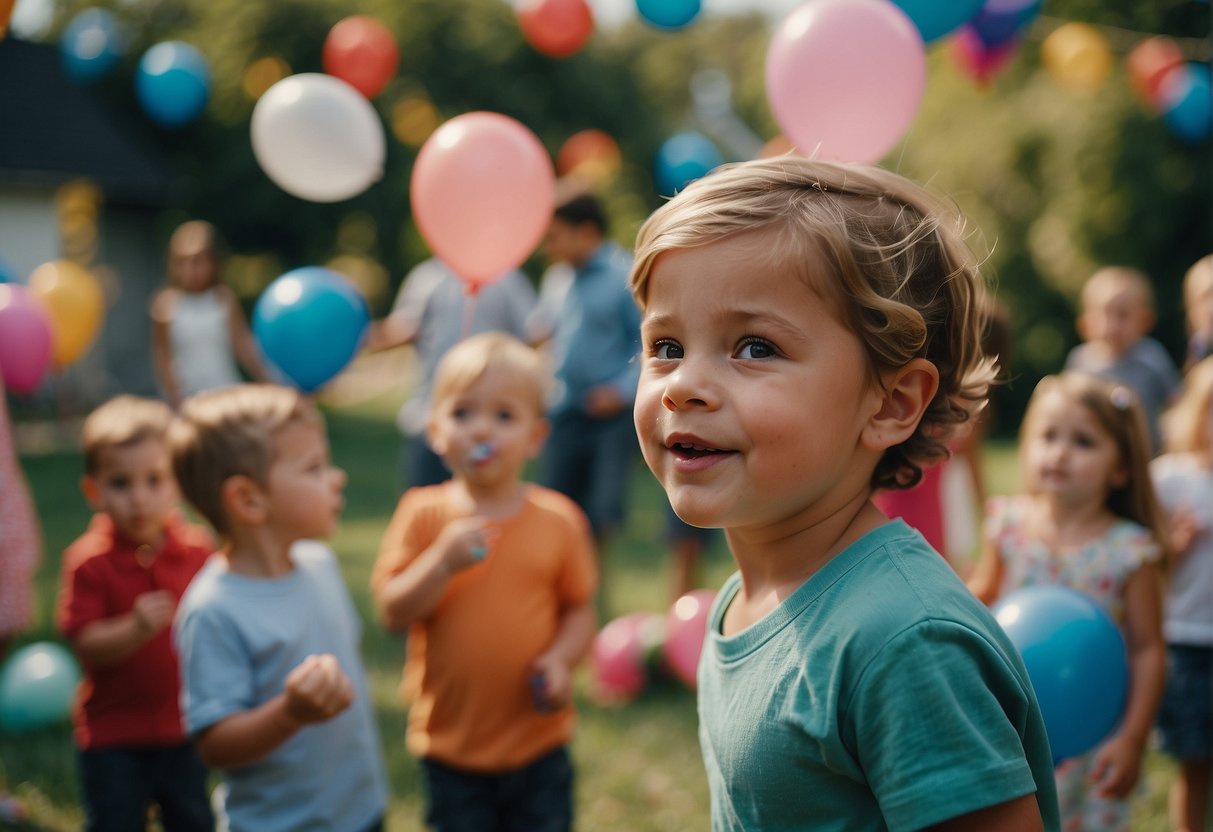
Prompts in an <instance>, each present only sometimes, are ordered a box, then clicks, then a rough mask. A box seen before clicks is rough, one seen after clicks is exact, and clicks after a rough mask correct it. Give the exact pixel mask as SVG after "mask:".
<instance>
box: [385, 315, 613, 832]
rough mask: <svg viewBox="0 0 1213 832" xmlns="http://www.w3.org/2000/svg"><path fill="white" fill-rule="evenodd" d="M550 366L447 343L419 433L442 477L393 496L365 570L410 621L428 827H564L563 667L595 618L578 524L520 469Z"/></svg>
mask: <svg viewBox="0 0 1213 832" xmlns="http://www.w3.org/2000/svg"><path fill="white" fill-rule="evenodd" d="M550 383H551V382H550V376H549V374H548V373H547V371H546V370H545V369H544V366H543V362H542V358H541V357H540V356H539V354H538V353H536V352H535V351H534V350H532V349H531V348H529V347H527V346H525V345H524V344H522V343H521V342H520V341H517V340H516V339H514V338H512V337H510V336H508V335H504V334H502V333H485V334H483V335H477V336H474V337H472V338H469V339H467V340H466V341H463V342H462V343H460V344H458V345H456V346H455V347H454V348H452V349H451V351H450V352H449V353H447V355H446V356H445V357H444V358H443V360H442V362H441V363H440V364H439V367H438V370H437V374H436V376H435V381H434V390H433V399H432V403H431V411H430V419H429V426H428V436H429V440H430V443H431V445H432V447H433V448H434V450H435V451H436V452H437V453H438V454H439V456H441V457H442V459H443V461H444V462H445V463H446V464H447V466H448V467H449V468H450V469H451V472H452V479H451V480H449V481H448V482H446V483H443V484H441V485H435V486H428V487H422V488H413V489H410V490H409V491H408V492H406V493H405V495H404V496H403V497H402V498H401V500H400V504H399V506H398V507H397V509H396V513H395V515H394V516H393V517H392V521H391V524H390V525H389V526H388V529H387V532H386V533H385V535H384V539H383V542H382V544H381V546H380V550H379V557H378V560H377V561H376V563H375V569H374V572H373V574H372V578H371V585H372V589H373V591H374V595H375V600H376V604H377V606H378V610H379V615H380V617H381V619H382V621H383V622H384V624H385V626H386V627H387V628H388V629H390V630H393V631H399V630H404V629H406V628H407V629H408V658H407V660H406V663H405V671H404V693H405V696H406V697H407V698H408V699H409V700H410V702H411V705H412V707H411V709H410V711H409V726H408V737H407V740H408V747H409V750H410V751H411V752H412V753H413V754H415V755H417V756H418V757H420V758H421V762H422V769H423V772H424V775H425V781H426V791H427V796H428V801H427V804H428V805H427V812H426V821H427V823H428V824H429V826H430V828H432V829H435V830H443V831H445V830H455V829H494V828H516V829H529V830H567V829H570V828H571V827H572V767H571V764H570V761H569V755H568V750H567V745H568V743H569V741H570V739H571V737H572V728H573V709H572V684H571V682H572V680H571V676H572V669H573V667H574V665H575V664H576V663H577V662H578V661H580V660H581V658H582V657H583V656H584V655H585V653H586V651H587V650H588V648H589V646H590V643H591V641H592V640H593V637H594V632H595V629H596V623H595V614H594V608H593V597H594V591H595V588H596V583H597V574H596V567H595V558H594V551H593V543H592V538H591V534H590V529H589V523H588V521H587V520H586V518H585V515H584V514H583V513H582V511H581V510H580V509H579V508H578V507H577V505H576V504H575V503H574V502H573V501H572V500H570V499H568V498H567V497H565V496H563V495H561V494H559V493H557V492H555V491H551V490H549V489H546V488H542V487H540V486H537V485H534V484H531V483H526V482H523V481H522V480H521V479H520V478H521V475H522V470H523V467H524V466H525V465H526V463H527V461H528V460H530V459H532V458H534V457H535V455H536V454H538V453H539V451H540V449H541V447H542V445H543V442H544V439H545V438H546V436H547V431H548V427H547V422H546V421H545V419H544V415H543V414H544V405H545V400H546V398H547V392H548V388H549V387H550Z"/></svg>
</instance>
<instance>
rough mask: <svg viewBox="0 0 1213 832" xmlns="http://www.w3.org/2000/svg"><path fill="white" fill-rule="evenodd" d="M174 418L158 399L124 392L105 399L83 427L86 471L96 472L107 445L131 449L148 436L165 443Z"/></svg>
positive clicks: (82, 444) (82, 438)
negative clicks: (121, 394)
mask: <svg viewBox="0 0 1213 832" xmlns="http://www.w3.org/2000/svg"><path fill="white" fill-rule="evenodd" d="M172 418H173V412H172V410H170V409H169V406H168V405H167V404H165V403H164V402H162V401H158V400H156V399H145V398H142V397H140V396H126V395H124V396H115V397H114V398H112V399H110V400H109V401H107V402H105V403H104V404H102V405H101V406H99V407H98V408H97V409H96V410H94V411H93V412H92V413H90V414H89V415H88V418H87V419H85V420H84V425H83V426H82V427H81V429H80V445H81V448H82V449H83V451H84V472H85V473H86V474H89V475H90V476H91V475H93V474H96V473H97V468H98V465H99V464H100V457H101V452H102V451H103V450H106V449H108V448H129V447H131V446H132V445H137V444H139V443H140V442H142V441H144V440H145V439H155V440H158V441H161V442H163V441H164V439H165V436H166V435H167V434H168V429H169V422H171V421H172Z"/></svg>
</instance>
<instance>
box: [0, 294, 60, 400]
mask: <svg viewBox="0 0 1213 832" xmlns="http://www.w3.org/2000/svg"><path fill="white" fill-rule="evenodd" d="M53 347H54V335H53V334H52V333H51V322H50V319H49V318H48V317H47V314H46V310H44V309H43V308H42V305H41V304H40V303H38V301H36V300H35V299H34V297H33V296H32V295H31V294H30V292H29V290H28V289H26V288H25V287H24V286H21V285H19V284H14V283H5V284H2V285H0V376H3V378H4V386H5V387H6V388H8V389H9V390H11V391H13V392H14V393H32V392H34V391H35V390H37V389H38V385H39V384H41V383H42V379H43V377H44V376H45V375H46V371H47V370H48V369H50V364H51V350H52V349H53Z"/></svg>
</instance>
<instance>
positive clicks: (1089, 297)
mask: <svg viewBox="0 0 1213 832" xmlns="http://www.w3.org/2000/svg"><path fill="white" fill-rule="evenodd" d="M1120 286H1131V287H1132V288H1133V289H1135V290H1136V291H1137V292H1139V293H1140V294H1141V301H1142V303H1143V304H1145V306H1146V308H1147V309H1149V310H1151V311H1153V309H1154V286H1153V285H1152V284H1151V283H1150V278H1149V277H1147V276H1146V274H1145V272H1143V271H1141V270H1139V269H1134V268H1131V267H1129V266H1104V267H1103V268H1101V269H1097V270H1096V272H1095V273H1094V274H1092V275H1091V276H1090V277H1088V278H1087V282H1086V283H1084V284H1083V285H1082V292H1081V293H1080V294H1079V304H1080V305H1081V308H1082V309H1083V310H1084V311H1086V310H1089V309H1090V308H1091V307H1092V306H1094V305H1095V304H1097V303H1099V302H1100V301H1101V300H1102V298H1103V297H1104V296H1105V295H1106V294H1107V293H1108V292H1109V291H1110V290H1112V289H1113V288H1117V287H1120Z"/></svg>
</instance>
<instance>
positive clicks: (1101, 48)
mask: <svg viewBox="0 0 1213 832" xmlns="http://www.w3.org/2000/svg"><path fill="white" fill-rule="evenodd" d="M1040 57H1041V61H1043V63H1044V65H1045V69H1047V70H1048V71H1049V73H1050V74H1051V75H1052V76H1053V77H1054V78H1056V79H1057V81H1058V83H1060V84H1061V85H1062V86H1065V87H1068V88H1069V89H1072V90H1076V91H1078V92H1095V91H1096V90H1098V89H1099V88H1100V87H1101V86H1103V83H1104V81H1106V80H1107V78H1108V74H1109V73H1110V72H1111V71H1112V51H1111V50H1110V49H1109V48H1108V39H1107V38H1106V37H1104V34H1103V32H1101V31H1099V30H1098V29H1096V28H1095V27H1094V26H1089V25H1087V24H1086V23H1065V24H1063V25H1061V26H1058V27H1057V28H1056V29H1054V30H1053V31H1052V33H1050V34H1049V36H1048V37H1047V38H1045V39H1044V42H1043V43H1041V45H1040Z"/></svg>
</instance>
